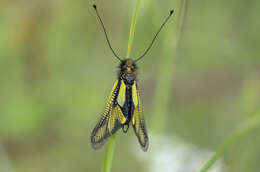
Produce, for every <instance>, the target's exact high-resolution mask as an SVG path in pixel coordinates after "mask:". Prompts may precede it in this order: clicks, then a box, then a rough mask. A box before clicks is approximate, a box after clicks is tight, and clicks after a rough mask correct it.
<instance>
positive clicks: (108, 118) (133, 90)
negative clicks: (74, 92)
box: [91, 5, 174, 152]
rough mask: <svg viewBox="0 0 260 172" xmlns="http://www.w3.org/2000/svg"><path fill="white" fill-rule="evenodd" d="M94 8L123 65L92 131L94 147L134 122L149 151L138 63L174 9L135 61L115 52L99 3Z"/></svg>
mask: <svg viewBox="0 0 260 172" xmlns="http://www.w3.org/2000/svg"><path fill="white" fill-rule="evenodd" d="M93 8H94V9H95V11H96V14H97V17H98V19H99V21H100V23H101V25H102V28H103V31H104V33H105V36H106V41H107V43H108V45H109V48H110V49H111V51H112V53H113V54H114V56H115V57H116V58H117V59H118V60H119V61H120V66H119V72H118V79H117V80H116V82H115V83H114V86H113V89H112V91H111V93H110V95H109V98H108V101H107V104H106V107H105V111H104V113H103V115H102V116H101V118H100V119H99V121H98V123H97V125H96V126H95V128H94V129H93V131H92V133H91V144H92V147H93V148H94V149H98V148H100V147H102V146H103V145H104V143H105V142H106V141H107V139H108V138H109V137H110V136H111V135H113V134H114V133H115V132H116V131H117V130H119V129H121V128H122V130H123V132H124V133H126V132H127V131H128V128H129V125H132V127H133V129H134V132H135V135H136V136H137V138H138V141H139V143H140V145H141V148H142V150H143V151H145V152H146V151H147V149H148V145H149V138H148V134H147V130H146V125H145V120H144V116H143V113H142V105H141V99H140V92H139V88H138V84H137V81H136V76H137V66H136V62H137V61H139V60H140V59H142V58H143V57H144V56H145V55H146V54H147V53H148V51H149V50H150V49H151V47H152V45H153V43H154V41H155V39H156V37H157V36H158V34H159V33H160V31H161V30H162V28H163V27H164V25H165V24H166V23H167V21H168V20H169V18H170V17H171V16H172V14H173V12H174V11H173V10H171V11H170V14H169V16H168V17H167V18H166V19H165V21H164V22H163V24H162V25H161V27H160V28H159V30H158V31H157V33H156V34H155V36H154V38H153V40H152V42H151V43H150V45H149V46H148V48H147V49H146V50H145V52H144V53H143V55H141V56H140V57H138V58H136V59H135V60H132V59H123V58H120V57H119V56H118V55H117V54H116V53H115V51H114V50H113V48H112V46H111V43H110V41H109V39H108V36H107V32H106V29H105V26H104V23H103V21H102V19H101V17H100V15H99V12H98V9H97V6H96V5H93Z"/></svg>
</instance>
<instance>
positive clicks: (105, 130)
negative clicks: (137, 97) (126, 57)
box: [91, 81, 126, 149]
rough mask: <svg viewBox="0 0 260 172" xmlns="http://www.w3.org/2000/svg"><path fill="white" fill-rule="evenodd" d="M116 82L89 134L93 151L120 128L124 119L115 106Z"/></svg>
mask: <svg viewBox="0 0 260 172" xmlns="http://www.w3.org/2000/svg"><path fill="white" fill-rule="evenodd" d="M118 82H119V81H116V82H115V84H114V86H113V89H112V91H111V93H110V95H109V98H108V101H107V104H106V107H105V111H104V113H103V115H102V117H101V119H100V120H99V122H98V123H97V125H96V126H95V128H94V129H93V131H92V133H91V143H92V147H93V148H94V149H98V148H100V147H101V146H102V145H103V144H104V143H105V142H106V140H107V138H108V137H109V136H111V135H112V134H114V133H115V132H116V131H117V130H118V129H120V128H122V126H123V124H124V123H125V122H126V118H125V116H124V115H123V113H122V110H121V108H120V107H119V105H116V104H115V97H116V95H117V93H118V90H120V88H118Z"/></svg>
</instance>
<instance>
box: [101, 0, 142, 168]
mask: <svg viewBox="0 0 260 172" xmlns="http://www.w3.org/2000/svg"><path fill="white" fill-rule="evenodd" d="M140 4H141V0H137V3H136V8H135V11H134V13H133V17H132V23H131V27H130V35H129V41H128V48H127V55H126V58H129V56H130V52H131V49H132V45H133V40H134V33H135V26H136V21H137V17H138V11H139V8H140ZM114 150H115V134H114V135H112V136H111V137H110V138H109V140H108V143H107V148H106V154H105V159H104V163H103V167H102V172H110V171H111V167H112V161H113V155H114Z"/></svg>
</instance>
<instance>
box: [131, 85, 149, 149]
mask: <svg viewBox="0 0 260 172" xmlns="http://www.w3.org/2000/svg"><path fill="white" fill-rule="evenodd" d="M132 97H133V102H134V107H135V109H134V113H133V118H132V125H133V128H134V132H135V135H136V136H137V138H138V141H139V143H140V145H141V148H142V149H143V151H145V152H146V151H147V149H148V146H149V139H148V134H147V130H146V125H145V120H144V116H143V112H142V105H141V99H140V93H139V90H138V88H137V84H136V81H135V82H134V84H133V86H132Z"/></svg>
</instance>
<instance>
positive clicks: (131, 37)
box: [126, 0, 141, 59]
mask: <svg viewBox="0 0 260 172" xmlns="http://www.w3.org/2000/svg"><path fill="white" fill-rule="evenodd" d="M140 5H141V0H137V3H136V7H135V11H134V13H133V17H132V23H131V27H130V33H129V39H128V47H127V53H126V58H127V59H128V58H129V57H130V53H131V49H132V45H133V42H134V35H135V26H136V21H137V17H138V13H139V8H140Z"/></svg>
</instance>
